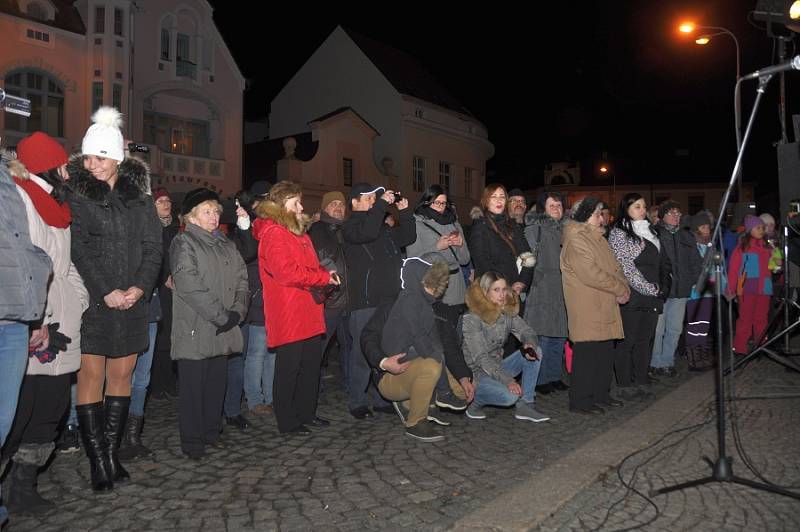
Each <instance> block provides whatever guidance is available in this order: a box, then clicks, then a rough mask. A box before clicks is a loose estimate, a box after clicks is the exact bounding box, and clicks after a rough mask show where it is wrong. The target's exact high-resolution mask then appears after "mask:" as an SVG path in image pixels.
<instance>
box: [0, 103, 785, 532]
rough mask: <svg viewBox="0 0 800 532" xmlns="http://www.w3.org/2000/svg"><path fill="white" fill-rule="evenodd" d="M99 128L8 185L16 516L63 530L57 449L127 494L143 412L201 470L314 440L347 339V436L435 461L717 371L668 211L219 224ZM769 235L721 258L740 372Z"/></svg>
mask: <svg viewBox="0 0 800 532" xmlns="http://www.w3.org/2000/svg"><path fill="white" fill-rule="evenodd" d="M92 120H93V124H92V125H91V126H90V127H89V128H88V130H87V131H86V134H85V136H84V139H83V142H82V146H81V153H79V154H75V155H72V156H69V155H68V154H67V153H66V151H65V150H64V149H63V148H62V147H61V145H60V144H59V143H58V142H57V141H56V140H54V139H52V138H50V137H48V136H47V135H45V134H43V133H34V134H33V135H31V136H29V137H27V138H25V139H24V140H22V141H21V142H20V143H19V145H18V146H17V147H16V153H13V152H6V153H4V159H7V163H4V164H3V165H2V166H1V167H0V187H2V188H1V189H0V190H2V195H0V211H2V224H3V227H2V231H0V282H2V284H3V290H2V297H1V298H0V312H1V313H2V315H0V438H2V444H3V447H2V456H3V459H4V460H5V461H7V463H6V462H4V469H5V470H6V472H5V477H4V478H5V481H4V483H3V491H2V493H3V497H4V498H3V501H4V504H5V505H6V506H7V507H8V509H9V510H10V511H11V512H12V513H14V512H21V511H41V510H46V509H47V508H49V507H51V506H52V503H51V502H50V501H47V500H45V499H44V498H42V497H41V496H40V495H39V494H38V492H37V476H38V474H39V472H40V470H41V469H42V468H43V466H45V464H46V463H47V462H48V460H49V459H50V457H51V454H52V453H53V450H54V448H55V447H56V443H58V448H59V450H61V451H64V452H69V451H73V450H76V449H77V448H79V447H83V449H84V451H85V453H86V455H87V457H88V461H89V467H90V478H91V488H92V489H93V490H95V491H107V490H111V489H113V488H114V485H115V484H118V483H123V482H125V481H126V480H128V479H129V478H130V475H129V473H128V472H127V471H126V469H125V467H124V465H123V461H127V460H133V459H137V458H139V457H142V456H147V455H149V454H151V452H152V451H151V450H150V449H148V448H147V447H146V446H145V445H144V444H143V443H142V438H141V434H142V431H143V427H144V425H145V424H144V420H145V410H146V399H147V397H148V395H149V397H151V398H169V397H177V404H178V410H179V416H178V418H179V431H180V445H181V451H182V452H183V454H184V455H185V456H186V457H187V459H190V460H202V459H203V457H204V454H205V450H206V449H207V448H209V447H211V448H224V447H225V445H226V444H225V441H224V440H223V439H222V438H221V433H222V429H223V423H226V424H227V425H229V426H231V427H235V428H236V429H238V430H247V429H248V428H249V426H250V424H251V422H252V420H253V419H254V416H255V417H258V418H260V419H264V418H265V417H266V416H274V417H275V421H276V425H277V429H278V431H279V432H280V433H282V434H290V435H297V436H302V435H306V434H309V433H310V432H312V431H314V430H325V428H326V427H328V426H329V425H330V424H331V423H332V421H331V420H329V419H325V418H323V417H321V416H319V415H318V414H317V401H318V397H319V393H320V386H321V382H322V380H321V368H322V366H323V360H324V359H325V356H326V353H328V352H329V350H330V348H331V344H332V343H333V339H336V343H337V344H338V352H339V362H340V367H341V375H342V381H343V385H344V387H345V389H346V391H347V401H348V404H347V409H348V411H349V413H350V415H351V416H352V417H353V418H355V419H357V420H365V419H369V418H372V417H373V416H374V415H375V414H374V413H375V412H379V413H387V414H391V415H394V414H397V415H398V416H399V417H400V419H401V420H402V424H403V427H404V430H405V433H406V434H407V435H408V436H410V437H413V438H415V439H417V440H419V441H424V442H435V441H441V440H443V439H444V438H445V434H446V432H445V431H446V429H444V428H443V427H446V426H447V425H448V424H449V422H448V421H447V419H446V417H443V416H441V415H440V410H439V409H446V410H450V411H452V412H463V413H464V414H465V415H466V417H467V418H469V419H470V420H474V422H481V420H486V419H487V417H490V416H495V415H497V414H496V411H494V410H491V411H490V410H487V408H486V407H512V406H513V416H514V417H515V418H516V419H517V420H520V421H522V422H533V423H539V422H546V421H548V420H549V419H550V415H549V414H548V413H546V412H543V411H542V410H541V409H540V408H539V407H538V406H537V405H536V403H535V400H536V396H537V394H551V393H558V392H564V391H568V396H569V410H570V411H572V412H575V413H577V414H581V415H602V414H604V413H605V411H606V409H609V408H618V407H621V406H623V400H625V401H635V400H642V399H647V398H650V397H652V393H651V392H650V391H649V386H650V385H651V384H652V383H653V382H654V381H655V379H658V378H664V377H666V378H669V377H674V376H675V375H676V370H675V358H676V354H677V353H678V352H679V351H681V349H682V351H681V352H683V353H685V355H686V356H687V360H688V364H689V367H690V369H693V370H703V369H707V368H709V367H711V366H712V365H713V358H712V357H711V346H712V336H711V335H710V334H709V331H710V328H711V327H710V324H711V322H712V321H713V319H714V318H713V316H712V305H711V300H710V293H711V290H712V289H711V288H710V287H708V285H707V287H706V288H705V290H704V291H703V292H702V293H698V292H697V290H696V287H695V283H696V281H697V279H698V277H699V276H700V275H701V273H702V262H703V256H704V255H705V254H706V253H707V252H708V250H709V246H710V242H709V240H710V234H711V226H712V223H713V219H712V217H711V216H710V214H709V213H708V212H699V213H695V214H694V215H693V216H684V215H683V214H682V213H681V210H680V206H679V205H678V204H677V203H675V202H673V201H666V202H664V203H662V204H661V205H659V206H657V209H655V210H654V211H650V212H651V213H652V215H653V216H654V217H655V218H656V219H651V218H649V217H648V206H647V205H646V202H645V199H644V198H643V197H642V196H641V195H639V194H636V193H631V194H627V195H625V196H624V197H623V198H622V199H621V201H620V202H619V205H618V208H617V210H616V213H615V214H614V216H613V219H612V215H611V208H610V206H608V205H606V204H605V203H603V202H602V201H600V200H599V199H598V198H594V197H591V196H590V197H586V198H583V199H582V200H581V201H579V202H578V203H576V204H575V205H572V206H571V209H570V208H569V206H568V205H567V204H566V201H565V199H564V198H563V197H562V196H561V195H560V194H559V193H558V192H555V191H545V192H542V193H541V194H540V195H539V196H538V198H536V201H535V202H530V201H529V199H528V198H527V197H526V196H525V194H524V193H523V192H522V191H521V190H519V189H513V190H511V191H507V190H506V188H505V187H504V186H503V185H501V184H489V185H487V186H486V187H485V189H484V191H483V194H482V197H481V200H480V205H479V206H478V207H475V208H474V209H473V211H472V223H471V224H470V225H468V226H462V225H461V224H460V223H459V220H458V217H457V214H456V210H455V207H454V205H453V204H452V202H451V201H450V198H449V197H448V191H447V190H446V189H444V188H443V187H441V186H440V185H438V184H433V185H431V186H429V187H428V189H427V190H425V191H424V192H423V193H422V195H421V197H420V199H419V201H418V202H417V205H416V206H415V207H414V208H411V206H410V205H409V200H408V199H407V198H405V197H402V196H401V195H400V194H399V193H397V192H394V191H392V190H386V189H385V188H384V187H381V186H377V185H373V184H369V183H358V184H355V185H353V186H352V187H351V188H350V189H349V190H348V191H347V192H344V191H330V192H328V193H326V194H325V195H324V196H323V198H322V204H321V211H320V212H319V213H318V214H317V215H315V216H308V215H307V214H306V213H305V212H304V207H303V190H302V188H301V186H300V185H299V184H297V183H294V182H291V181H281V182H279V183H276V184H275V185H273V186H270V184H269V183H267V182H257V183H255V184H254V185H253V186H252V187H251V188H250V189H249V190H247V191H242V192H240V193H239V194H237V195H236V198H235V201H236V207H235V213H232V216H230V220H229V223H224V224H223V223H221V220H222V217H223V214H224V213H223V200H222V199H221V198H220V197H219V196H218V195H217V194H216V193H215V192H213V191H211V190H209V189H206V188H199V189H195V190H192V191H190V192H188V193H187V194H185V196H184V197H183V199H182V202H181V204H180V205H179V206H178V205H173V198H172V196H171V195H170V193H169V192H168V191H167V190H164V189H157V190H154V191H153V190H151V187H150V179H149V175H148V168H147V166H146V165H145V164H144V163H143V162H141V161H140V160H139V159H137V158H135V157H132V156H130V154H129V153H128V151H127V143H126V142H125V141H124V139H123V136H122V133H121V130H120V127H121V125H122V124H121V116H120V114H119V112H118V111H117V110H116V109H113V108H107V107H103V108H100V109H99V110H98V111H97V112H96V113H95V114H94V115H93V117H92ZM529 203H533V204H532V205H529ZM770 220H771V217H769V215H765V216H764V217H762V218H756V217H755V216H748V217H747V218H746V219H745V220H744V226H743V228H742V230H741V235H740V238H739V240H738V242H736V243H735V244H734V246H733V248H732V249H730V262H729V269H728V272H727V279H726V281H725V287H724V291H725V293H726V295H727V296H728V297H729V298H730V299H734V298H739V302H740V305H739V307H740V311H739V319H738V321H737V328H736V337H735V341H734V349H735V350H736V351H737V352H739V353H746V352H747V351H748V349H749V346H750V345H752V344H751V343H748V342H758V340H759V339H760V337H761V336H762V335H763V333H764V330H765V328H766V318H767V313H768V310H769V301H770V295H771V294H772V276H773V275H774V274H775V272H776V271H779V270H780V268H781V259H782V257H781V256H780V254H779V252H777V250H776V248H775V247H774V246H773V245H772V244H771V243H770V241H769V240H768V238H769V237H771V236H774V235H770V232H773V233H774V230H775V227H774V220H772V225H771V227H768V225H767V224H765V223H764V222H765V221H767V222H769V221H770ZM765 237H766V238H765ZM681 345H682V346H683V347H682V348H681V347H680V346H681ZM565 375H569V377H568V378H566V377H565ZM565 380H568V381H569V384H568V383H567V382H565ZM613 380H616V388H615V394H614V395H612V394H611V391H612V385H613V383H612V381H613ZM243 399H244V401H243ZM243 402H244V404H245V405H246V412H247V413H248V414H247V416H245V415H244V414H243V413H242V412H243V410H242V405H243ZM437 407H438V409H437ZM248 416H249V418H248ZM471 422H472V421H471ZM78 435H79V436H80V443H79V442H78V441H77V439H78ZM3 512H5V508H3ZM4 518H5V515H0V522H2V520H4Z"/></svg>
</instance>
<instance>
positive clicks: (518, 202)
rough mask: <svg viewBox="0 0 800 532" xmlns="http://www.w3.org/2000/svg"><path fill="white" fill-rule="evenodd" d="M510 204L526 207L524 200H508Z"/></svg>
mask: <svg viewBox="0 0 800 532" xmlns="http://www.w3.org/2000/svg"><path fill="white" fill-rule="evenodd" d="M508 202H509V203H510V204H511V205H525V200H524V199H512V200H508Z"/></svg>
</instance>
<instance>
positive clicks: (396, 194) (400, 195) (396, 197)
mask: <svg viewBox="0 0 800 532" xmlns="http://www.w3.org/2000/svg"><path fill="white" fill-rule="evenodd" d="M392 194H394V202H395V203H397V202H398V201H400V200H402V199H403V193H402V192H400V191H398V190H395V191H394V192H392Z"/></svg>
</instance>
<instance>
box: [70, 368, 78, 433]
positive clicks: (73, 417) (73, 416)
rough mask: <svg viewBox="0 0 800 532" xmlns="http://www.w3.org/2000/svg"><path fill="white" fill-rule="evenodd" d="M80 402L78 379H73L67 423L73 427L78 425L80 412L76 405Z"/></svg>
mask: <svg viewBox="0 0 800 532" xmlns="http://www.w3.org/2000/svg"><path fill="white" fill-rule="evenodd" d="M76 404H78V381H77V380H76V379H73V381H72V384H71V385H70V387H69V416H68V417H67V425H72V426H73V427H77V426H78V412H77V411H76V410H75V405H76Z"/></svg>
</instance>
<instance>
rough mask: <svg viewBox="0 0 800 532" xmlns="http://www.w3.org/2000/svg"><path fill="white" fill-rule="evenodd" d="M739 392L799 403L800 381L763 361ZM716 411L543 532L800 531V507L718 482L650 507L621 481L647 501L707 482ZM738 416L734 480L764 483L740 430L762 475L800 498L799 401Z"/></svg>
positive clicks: (610, 478)
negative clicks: (677, 486) (680, 485)
mask: <svg viewBox="0 0 800 532" xmlns="http://www.w3.org/2000/svg"><path fill="white" fill-rule="evenodd" d="M735 387H736V393H737V396H749V397H756V396H758V397H764V396H767V395H790V394H796V395H797V394H800V375H798V374H797V373H795V372H787V371H785V370H784V369H783V367H782V366H779V365H777V364H775V363H773V362H771V361H769V360H765V359H761V360H757V361H755V362H753V363H751V364H750V365H749V366H748V367H746V368H745V369H744V370H742V371H740V372H737V374H736V380H735ZM712 407H713V404H712V403H711V402H710V401H709V402H708V403H706V404H701V405H698V408H697V410H696V411H695V412H694V414H693V415H692V416H690V418H689V419H687V420H685V421H684V422H682V423H680V424H679V425H677V426H675V427H672V429H671V430H675V431H676V432H674V433H673V434H671V435H669V436H667V437H666V438H665V439H664V440H663V441H662V442H660V443H659V444H658V445H654V446H652V447H650V448H647V449H643V450H642V452H641V453H639V454H637V455H635V456H632V457H630V459H628V460H627V461H625V462H624V463H623V464H622V467H620V468H617V469H616V470H614V471H611V472H609V474H608V475H607V476H605V478H601V479H599V480H598V481H597V482H595V483H594V484H593V485H592V486H591V487H589V488H588V489H585V490H583V491H582V492H580V493H579V494H577V495H576V496H575V497H574V498H573V499H572V500H571V501H570V502H569V503H567V504H566V505H564V506H562V507H561V509H560V510H559V511H558V512H557V513H556V514H555V515H553V516H552V517H551V518H550V519H548V520H547V522H546V523H544V524H542V525H540V527H539V528H538V530H543V531H545V530H546V531H566V530H570V531H571V530H623V529H628V530H633V529H635V530H664V531H667V530H668V531H675V530H702V531H705V530H726V531H727V530H748V531H750V530H787V531H788V530H791V531H797V530H800V501H798V500H797V499H792V498H789V497H785V496H782V495H776V494H772V493H768V492H765V491H758V490H755V489H752V488H748V487H745V486H741V485H737V484H731V483H718V482H717V483H711V484H707V485H705V486H702V487H697V488H689V489H686V490H683V491H675V492H672V493H668V494H664V495H658V496H653V497H651V501H652V503H651V501H648V500H647V499H645V498H644V497H642V496H640V495H637V494H636V493H634V492H631V491H629V490H628V489H627V488H626V486H625V485H623V483H622V482H621V481H620V478H619V477H622V479H624V481H625V483H627V485H629V486H631V487H632V488H634V489H635V490H637V491H638V492H640V493H641V494H643V495H648V494H649V491H650V490H651V489H658V488H661V487H665V486H671V485H674V484H677V483H681V482H685V481H688V480H693V479H696V478H700V477H704V476H708V475H709V474H710V473H711V469H710V467H709V466H708V465H707V464H706V463H705V462H704V461H703V458H704V457H710V458H712V459H715V458H716V456H717V431H716V417H715V415H714V414H715V411H716V410H715V409H714V411H713V412H712V411H711V410H710V409H711V408H712ZM733 408H734V412H732V414H733V416H731V412H730V411H729V413H728V423H727V430H726V434H727V439H726V447H727V450H726V451H727V452H726V454H727V455H728V456H731V457H732V458H733V472H734V474H735V475H737V476H739V477H743V478H747V479H751V480H755V481H762V480H761V479H759V478H758V477H757V476H756V474H755V473H754V472H753V471H751V470H749V468H748V467H747V465H746V464H745V463H743V460H744V458H743V457H742V456H741V454H739V452H738V450H737V446H736V439H737V438H735V435H734V433H733V428H734V425H735V426H736V427H738V441H739V443H740V447H741V448H742V449H743V450H744V453H745V457H746V458H747V461H748V462H749V463H750V464H751V465H752V466H753V468H754V469H755V470H756V471H757V472H758V474H760V475H761V476H762V477H763V479H766V480H768V481H769V482H772V483H774V484H778V485H783V486H785V487H793V489H794V491H795V492H797V493H800V459H798V452H799V451H800V443H799V442H800V399H799V398H797V397H795V398H771V399H766V398H764V399H748V400H740V401H736V402H735V404H734V405H733ZM732 417H733V418H734V419H735V422H734V420H732V419H731V418H732ZM692 427H694V428H692ZM679 429H687V430H679ZM678 430H679V431H678ZM666 432H667V431H665V433H666ZM618 475H619V476H618Z"/></svg>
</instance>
